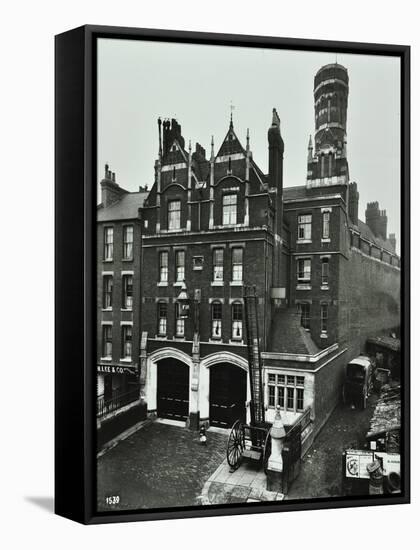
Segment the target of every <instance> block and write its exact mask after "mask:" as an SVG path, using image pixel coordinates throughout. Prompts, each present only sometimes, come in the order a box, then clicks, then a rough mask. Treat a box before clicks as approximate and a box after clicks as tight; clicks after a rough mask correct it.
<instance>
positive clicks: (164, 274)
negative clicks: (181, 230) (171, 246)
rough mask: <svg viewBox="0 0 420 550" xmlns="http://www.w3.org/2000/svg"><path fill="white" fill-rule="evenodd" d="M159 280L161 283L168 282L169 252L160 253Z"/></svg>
mask: <svg viewBox="0 0 420 550" xmlns="http://www.w3.org/2000/svg"><path fill="white" fill-rule="evenodd" d="M159 281H160V282H161V283H167V282H168V253H167V252H160V253H159Z"/></svg>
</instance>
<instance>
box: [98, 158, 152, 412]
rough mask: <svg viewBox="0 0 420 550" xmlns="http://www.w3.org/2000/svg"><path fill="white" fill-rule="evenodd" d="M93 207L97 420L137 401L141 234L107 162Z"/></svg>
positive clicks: (135, 202) (129, 199) (136, 197)
mask: <svg viewBox="0 0 420 550" xmlns="http://www.w3.org/2000/svg"><path fill="white" fill-rule="evenodd" d="M101 194H102V197H101V198H102V200H101V204H100V205H99V206H98V209H97V266H98V269H97V304H98V308H97V342H98V345H97V411H98V418H99V419H100V421H101V422H102V421H106V420H107V419H110V418H112V417H113V416H114V415H115V413H116V411H121V410H122V409H125V408H127V407H128V406H132V405H133V404H136V403H137V402H138V401H139V380H138V379H139V373H138V364H139V363H138V362H139V359H138V358H139V339H140V332H139V331H140V323H139V321H140V284H139V280H140V271H141V247H140V243H141V238H140V229H141V228H140V220H139V215H138V209H139V207H140V206H141V205H142V204H143V200H144V198H145V197H146V196H147V192H146V191H145V190H143V189H140V190H139V192H138V193H129V192H128V191H126V190H125V189H123V188H122V187H120V186H119V185H118V184H117V183H116V178H115V173H114V172H111V171H110V169H109V166H108V165H106V166H105V175H104V178H103V179H102V181H101Z"/></svg>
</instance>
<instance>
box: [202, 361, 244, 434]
mask: <svg viewBox="0 0 420 550" xmlns="http://www.w3.org/2000/svg"><path fill="white" fill-rule="evenodd" d="M245 402H246V372H245V371H244V370H242V369H241V368H239V367H235V366H234V365H230V364H229V363H223V364H220V365H214V366H212V367H211V368H210V424H211V425H212V426H218V427H220V428H231V427H232V425H233V424H234V422H235V421H236V420H238V419H239V420H241V421H242V422H245V420H246V409H245Z"/></svg>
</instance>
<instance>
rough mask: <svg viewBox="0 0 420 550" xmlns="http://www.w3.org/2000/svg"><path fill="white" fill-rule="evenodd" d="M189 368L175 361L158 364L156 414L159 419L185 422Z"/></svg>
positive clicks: (169, 360) (164, 361)
mask: <svg viewBox="0 0 420 550" xmlns="http://www.w3.org/2000/svg"><path fill="white" fill-rule="evenodd" d="M189 394H190V390H189V367H188V365H186V364H185V363H182V362H181V361H177V360H176V359H163V360H162V361H159V363H158V377H157V414H158V416H160V417H161V418H170V419H172V420H186V419H187V417H188V409H189Z"/></svg>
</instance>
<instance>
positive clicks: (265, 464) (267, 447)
mask: <svg viewBox="0 0 420 550" xmlns="http://www.w3.org/2000/svg"><path fill="white" fill-rule="evenodd" d="M270 455H271V435H270V432H267V437H266V438H265V443H264V454H263V468H264V473H265V474H266V473H267V470H268V460H269V458H270Z"/></svg>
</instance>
